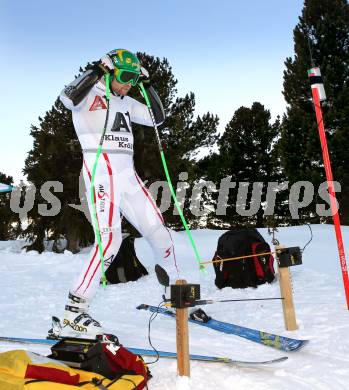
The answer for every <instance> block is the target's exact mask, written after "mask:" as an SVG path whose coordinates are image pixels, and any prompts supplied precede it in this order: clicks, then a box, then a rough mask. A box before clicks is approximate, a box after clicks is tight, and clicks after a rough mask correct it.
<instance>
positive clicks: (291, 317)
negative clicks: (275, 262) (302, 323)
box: [275, 246, 298, 330]
mask: <svg viewBox="0 0 349 390" xmlns="http://www.w3.org/2000/svg"><path fill="white" fill-rule="evenodd" d="M282 248H283V247H282V246H275V251H276V256H277V253H278V250H280V249H282ZM278 269H279V283H280V292H281V298H283V300H282V308H283V312H284V321H285V328H286V330H297V329H298V325H297V320H296V312H295V308H294V303H293V294H292V285H291V275H290V268H289V267H285V268H284V267H282V268H280V267H278Z"/></svg>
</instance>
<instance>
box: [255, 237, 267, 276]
mask: <svg viewBox="0 0 349 390" xmlns="http://www.w3.org/2000/svg"><path fill="white" fill-rule="evenodd" d="M260 244H263V243H262V242H253V243H252V245H251V249H252V254H253V255H257V247H258V246H259V245H260ZM253 262H254V267H255V269H256V274H257V277H258V279H264V277H265V273H264V270H263V267H262V266H261V263H260V261H259V257H258V256H253ZM268 266H269V264H268Z"/></svg>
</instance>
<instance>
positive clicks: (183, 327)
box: [176, 280, 190, 377]
mask: <svg viewBox="0 0 349 390" xmlns="http://www.w3.org/2000/svg"><path fill="white" fill-rule="evenodd" d="M176 284H187V282H186V281H185V280H177V281H176ZM176 325H177V326H176V339H177V374H178V375H179V376H187V377H190V359H189V331H188V309H176Z"/></svg>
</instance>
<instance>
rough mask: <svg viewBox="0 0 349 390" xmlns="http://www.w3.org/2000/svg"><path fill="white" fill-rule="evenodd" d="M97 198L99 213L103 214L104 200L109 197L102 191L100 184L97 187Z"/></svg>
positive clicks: (102, 187)
mask: <svg viewBox="0 0 349 390" xmlns="http://www.w3.org/2000/svg"><path fill="white" fill-rule="evenodd" d="M97 196H98V199H100V202H99V211H100V212H101V213H104V211H105V198H109V195H108V194H107V193H106V192H105V191H104V186H102V185H101V184H100V185H99V187H98V194H97Z"/></svg>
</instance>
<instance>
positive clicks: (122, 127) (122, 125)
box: [110, 111, 131, 133]
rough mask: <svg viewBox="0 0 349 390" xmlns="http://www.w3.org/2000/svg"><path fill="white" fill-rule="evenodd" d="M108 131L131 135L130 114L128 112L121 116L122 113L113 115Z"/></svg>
mask: <svg viewBox="0 0 349 390" xmlns="http://www.w3.org/2000/svg"><path fill="white" fill-rule="evenodd" d="M126 117H127V119H126ZM110 131H126V132H128V133H131V117H130V113H129V112H128V111H126V113H125V114H123V113H122V112H117V113H116V114H115V119H114V123H113V126H112V128H111V129H110Z"/></svg>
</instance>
